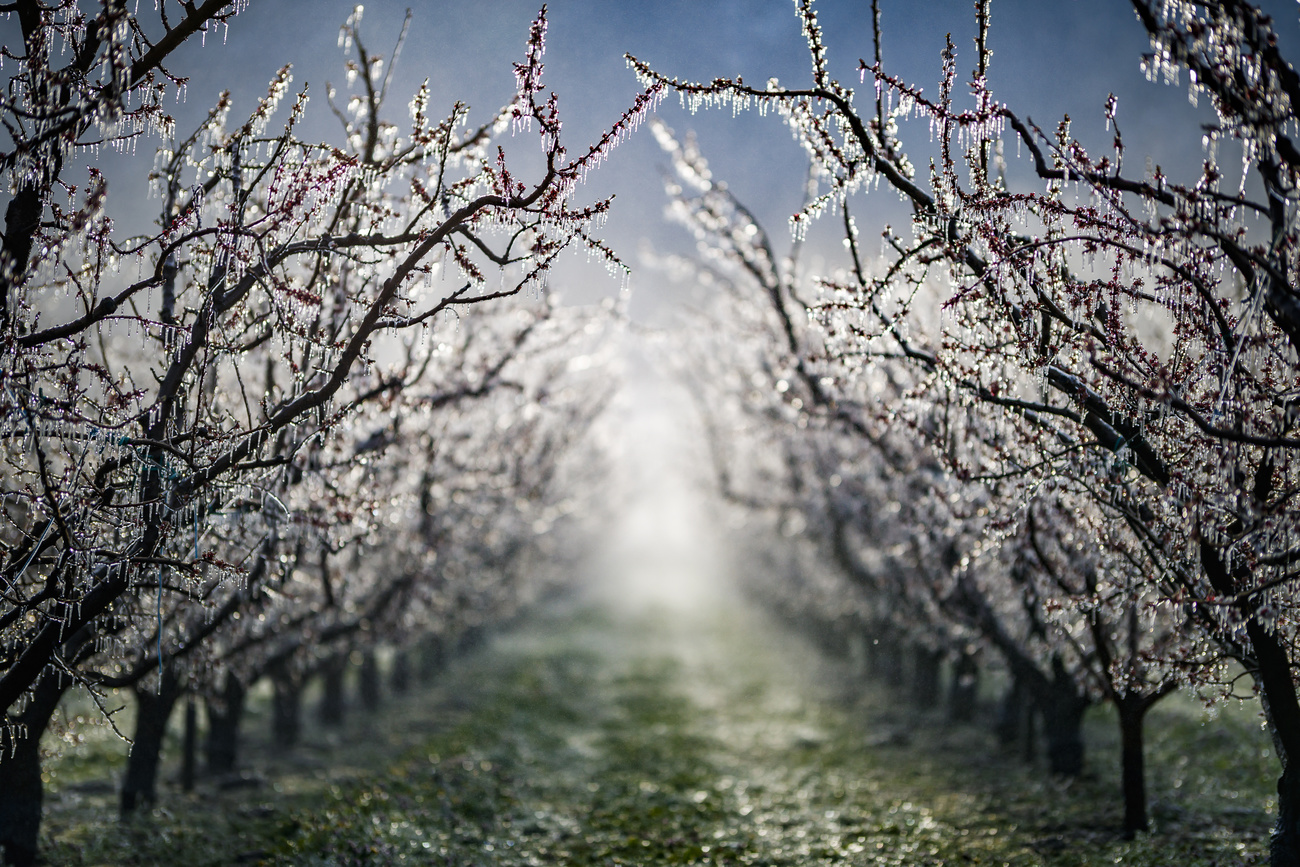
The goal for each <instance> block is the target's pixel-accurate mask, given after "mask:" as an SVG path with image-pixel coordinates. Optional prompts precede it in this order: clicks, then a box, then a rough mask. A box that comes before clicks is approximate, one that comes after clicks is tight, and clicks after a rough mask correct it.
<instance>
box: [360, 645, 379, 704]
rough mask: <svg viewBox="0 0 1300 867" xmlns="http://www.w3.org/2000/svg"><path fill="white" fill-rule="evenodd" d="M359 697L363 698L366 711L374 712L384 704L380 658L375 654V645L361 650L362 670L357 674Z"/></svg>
mask: <svg viewBox="0 0 1300 867" xmlns="http://www.w3.org/2000/svg"><path fill="white" fill-rule="evenodd" d="M357 698H359V699H360V700H361V707H362V709H363V710H365V711H366V713H374V712H375V711H377V710H379V706H380V705H381V704H383V695H382V694H381V691H380V677H379V658H378V657H377V656H376V655H375V649H374V648H373V647H367V648H366V649H365V650H363V651H362V652H361V670H360V671H359V672H358V676H357Z"/></svg>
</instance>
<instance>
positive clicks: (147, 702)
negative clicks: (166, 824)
mask: <svg viewBox="0 0 1300 867" xmlns="http://www.w3.org/2000/svg"><path fill="white" fill-rule="evenodd" d="M160 677H161V683H160V685H159V687H158V689H157V691H156V692H155V691H154V690H152V689H147V688H145V687H144V686H141V685H137V686H136V688H135V707H136V716H135V737H134V738H133V739H132V742H131V752H130V753H129V754H128V755H127V759H126V774H125V775H124V776H123V778H122V791H121V793H120V800H119V802H118V810H119V812H120V814H121V816H122V818H123V819H125V818H126V817H128V816H130V815H131V814H132V813H133V812H135V809H136V807H138V806H143V805H152V804H153V803H154V802H155V800H157V795H158V767H159V765H160V764H161V760H162V745H163V737H164V736H165V735H166V734H167V720H169V719H170V718H171V715H172V708H173V707H175V705H176V700H177V699H178V698H180V696H181V693H182V692H184V687H183V686H182V685H181V680H180V678H179V677H177V675H176V670H175V669H174V668H173V667H172V666H171V665H170V664H168V665H165V666H163V669H162V672H161V674H160Z"/></svg>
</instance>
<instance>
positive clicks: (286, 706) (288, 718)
mask: <svg viewBox="0 0 1300 867" xmlns="http://www.w3.org/2000/svg"><path fill="white" fill-rule="evenodd" d="M271 686H272V693H271V740H272V741H273V742H274V743H275V745H276V746H278V747H286V748H287V747H292V746H295V745H296V744H297V743H298V737H299V736H300V735H301V734H302V685H301V684H300V683H299V682H298V678H296V677H295V676H294V675H293V674H291V673H290V672H288V671H284V670H278V671H274V672H272V673H271Z"/></svg>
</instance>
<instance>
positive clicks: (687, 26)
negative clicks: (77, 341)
mask: <svg viewBox="0 0 1300 867" xmlns="http://www.w3.org/2000/svg"><path fill="white" fill-rule="evenodd" d="M147 3H148V0H143V2H142V3H141V5H142V6H145V5H146V4H147ZM353 5H354V4H353V3H351V2H346V0H252V2H251V3H250V4H249V8H248V9H247V11H245V12H244V13H242V14H241V15H239V16H238V17H237V18H236V19H235V20H234V21H233V22H232V23H231V25H230V28H229V33H228V35H227V36H226V37H225V38H224V40H223V39H222V36H223V34H221V33H218V34H217V38H215V39H214V38H212V37H209V38H208V40H207V44H206V45H205V46H202V47H200V46H199V45H197V44H193V45H187V46H185V47H184V48H182V50H181V52H180V54H179V56H178V58H177V60H176V62H174V63H172V64H171V68H172V69H173V70H174V71H176V72H178V73H180V74H185V75H189V76H190V78H191V83H190V86H189V89H188V94H187V96H186V101H185V103H184V104H183V105H181V106H178V107H177V116H178V119H181V120H182V127H181V128H182V129H184V128H185V126H186V120H185V119H186V117H187V116H188V118H190V119H191V122H192V119H193V118H197V117H199V116H201V115H202V114H203V113H204V112H205V111H206V110H207V108H208V107H209V106H210V105H211V103H212V101H213V100H214V98H215V96H216V94H217V93H218V92H219V91H220V90H222V89H224V88H229V89H231V90H232V91H234V92H235V93H236V95H237V98H238V99H239V102H237V105H236V110H235V112H236V114H238V113H239V112H240V111H241V110H245V109H246V108H247V107H248V106H250V105H251V102H252V100H253V99H254V98H255V97H256V95H258V94H259V93H261V92H263V91H264V89H265V85H266V82H267V80H268V79H269V78H270V77H271V75H272V74H273V73H274V71H275V70H276V69H277V68H278V67H279V66H281V65H282V64H284V63H292V64H293V65H294V70H295V80H296V82H298V83H302V82H309V83H310V84H311V85H312V92H313V93H314V94H315V96H316V98H315V100H314V103H313V105H312V108H311V110H310V115H309V116H310V117H311V118H313V119H314V121H313V122H314V123H316V124H318V126H316V127H315V129H317V130H318V131H319V132H318V134H319V135H321V136H333V135H335V132H336V124H335V122H334V121H333V119H332V118H331V117H330V115H329V112H328V110H327V108H326V106H325V103H324V98H323V97H324V93H325V87H324V85H325V83H326V81H333V82H335V83H341V80H342V78H343V75H342V71H341V70H342V60H343V57H342V53H341V51H340V49H339V48H338V47H337V36H338V29H339V25H340V24H342V22H343V21H344V19H346V17H347V15H348V14H349V12H350V11H351V9H352V7H353ZM407 5H408V4H407V3H406V2H392V0H380V2H371V3H367V4H366V9H365V14H364V18H363V28H362V29H363V33H364V34H365V38H366V40H367V43H368V46H369V48H370V49H371V51H372V52H377V53H382V54H384V55H385V56H387V55H388V54H389V53H390V51H391V46H392V43H393V40H394V39H395V38H396V35H397V33H398V30H399V28H400V25H401V21H402V18H403V15H404V12H405V9H406V7H407ZM881 6H882V10H883V12H882V17H883V27H884V31H885V39H886V47H885V64H886V66H887V68H888V69H889V70H890V71H891V72H893V73H895V74H898V75H900V76H902V77H903V78H905V79H908V80H911V81H913V82H916V83H919V84H921V85H922V86H924V87H925V89H926V91H927V92H929V93H933V92H935V90H936V84H937V80H938V73H939V51H940V49H941V48H942V46H943V40H944V34H945V33H948V32H951V33H952V36H953V40H954V43H955V44H956V46H957V49H958V52H959V56H958V69H959V71H960V72H961V73H962V75H964V76H965V75H967V74H968V73H969V70H970V69H971V68H972V66H973V56H974V46H973V43H972V41H971V40H972V36H973V33H974V23H973V22H974V12H973V3H972V0H881ZM1265 6H1266V7H1270V8H1272V9H1273V10H1274V11H1275V14H1276V15H1277V16H1278V17H1279V19H1280V27H1281V29H1282V30H1283V35H1284V42H1283V49H1284V53H1288V54H1289V55H1290V56H1292V57H1298V56H1300V38H1297V33H1296V31H1297V28H1296V17H1297V7H1296V4H1295V3H1294V2H1292V0H1272V2H1270V3H1266V4H1265ZM412 9H413V14H414V19H413V23H412V29H411V33H410V36H409V38H408V42H407V45H406V48H405V50H404V53H403V55H402V57H401V59H400V61H399V65H398V68H397V79H396V82H397V83H396V85H395V95H396V96H397V97H399V99H398V101H397V102H396V103H395V104H394V108H395V110H396V113H395V115H394V117H395V119H397V120H403V119H404V111H405V104H406V101H407V99H408V96H409V94H410V93H412V92H413V91H414V89H415V88H416V86H418V83H419V81H420V80H421V79H423V78H425V77H428V78H429V79H430V81H431V84H432V86H433V92H434V99H433V106H432V108H433V110H434V113H435V114H440V113H442V112H443V111H444V110H445V109H446V108H448V107H449V106H450V105H451V103H452V102H453V101H454V100H456V99H461V100H464V101H465V102H468V103H469V104H470V105H471V106H472V107H474V108H475V109H477V110H478V112H477V115H476V116H477V117H479V118H483V117H486V116H488V115H489V114H490V112H492V111H493V110H494V109H495V108H497V107H498V106H500V105H501V104H503V103H504V102H506V101H507V100H508V99H509V98H510V95H511V93H512V89H513V74H512V68H511V64H512V62H514V61H515V60H516V59H518V58H519V57H520V55H521V49H522V46H523V44H524V41H525V38H526V35H527V30H528V26H529V23H530V21H531V20H532V18H533V16H534V15H535V14H536V13H537V9H538V4H537V3H536V2H534V0H526V2H525V0H482V2H478V3H467V2H449V0H428V2H415V3H414V4H413V6H412ZM794 9H795V7H794V3H793V2H791V0H643V2H627V0H553V2H551V3H550V5H549V19H550V31H549V35H548V41H547V65H548V75H547V77H546V82H547V84H548V86H549V87H550V88H551V89H552V90H555V91H556V92H557V93H559V94H560V98H561V109H562V112H563V117H564V120H565V136H566V143H567V145H568V147H569V150H570V152H578V151H579V149H580V148H582V147H584V146H585V145H586V144H588V143H589V142H590V141H591V140H592V139H594V138H595V137H596V136H598V135H599V134H600V132H601V130H602V129H604V128H606V127H608V126H609V125H610V124H611V123H612V122H613V120H614V119H615V118H616V117H617V116H618V114H619V112H620V111H621V110H622V109H623V108H624V107H625V106H627V105H629V104H630V103H631V101H632V99H633V97H634V95H635V93H636V91H637V87H636V82H635V80H634V78H633V76H632V74H631V72H630V70H628V68H627V66H626V64H625V62H624V60H623V54H624V52H630V53H632V54H635V55H637V56H638V57H640V58H641V59H643V60H646V61H648V62H650V63H651V64H652V65H654V66H655V67H656V68H658V69H659V70H661V71H663V72H665V73H668V74H670V75H676V76H680V77H693V78H705V79H709V78H713V77H715V76H720V75H726V76H735V75H743V76H744V77H745V78H746V79H748V80H751V81H753V82H756V83H759V82H763V81H766V80H767V79H768V78H769V77H772V76H777V77H779V78H780V79H781V80H782V82H784V83H787V84H790V85H800V84H803V83H806V82H807V80H808V59H807V52H806V50H805V44H804V42H803V39H802V37H801V35H800V30H799V22H798V19H797V17H796V15H795V11H794ZM816 9H817V10H818V13H819V15H820V17H821V23H822V26H823V29H824V31H825V33H826V36H827V41H828V47H829V53H830V62H831V67H832V72H833V74H834V75H835V76H836V77H838V78H840V79H841V80H842V81H846V82H856V80H857V73H856V71H855V69H856V66H857V61H858V58H859V57H866V56H869V55H870V53H871V39H870V32H871V30H870V25H871V22H870V14H871V13H870V9H871V5H870V2H868V0H823V2H819V3H817V5H816ZM4 32H5V37H6V41H10V40H11V39H12V36H11V34H12V32H13V25H12V24H8V25H4ZM223 43H224V44H223ZM991 43H992V48H993V50H994V57H993V62H992V68H991V80H992V83H993V87H994V93H995V95H996V96H997V97H998V98H999V99H1001V100H1002V101H1004V102H1006V103H1008V104H1010V105H1011V106H1012V107H1013V108H1015V109H1016V110H1018V111H1019V112H1020V113H1021V114H1022V115H1025V114H1027V115H1029V116H1031V117H1032V118H1033V119H1034V120H1035V121H1037V122H1038V123H1039V124H1040V125H1041V126H1043V127H1044V128H1050V127H1051V126H1052V125H1054V124H1055V122H1056V121H1057V120H1059V118H1060V116H1061V114H1062V113H1065V112H1068V113H1069V114H1070V115H1071V116H1072V117H1073V118H1074V120H1075V124H1074V132H1075V134H1076V135H1079V136H1081V137H1083V138H1084V139H1085V141H1086V140H1088V139H1089V138H1091V140H1092V141H1093V142H1094V143H1095V144H1096V146H1097V147H1098V148H1101V147H1103V146H1104V145H1105V144H1106V143H1107V142H1108V141H1109V136H1108V135H1107V134H1105V133H1104V130H1103V118H1102V106H1103V104H1104V101H1105V98H1106V95H1107V94H1108V93H1110V92H1115V93H1116V94H1117V95H1119V97H1120V123H1121V128H1122V129H1123V130H1124V131H1125V134H1126V136H1127V137H1128V139H1129V154H1130V158H1131V159H1132V158H1136V159H1138V160H1140V159H1141V158H1142V156H1143V155H1144V154H1147V153H1151V154H1153V155H1154V157H1155V159H1156V161H1157V162H1161V161H1163V162H1164V163H1165V164H1166V165H1169V164H1172V163H1176V162H1178V161H1180V160H1187V159H1197V158H1198V151H1199V133H1198V132H1197V131H1196V129H1197V127H1196V124H1197V122H1198V117H1197V114H1196V112H1195V111H1193V110H1192V109H1191V108H1190V106H1189V105H1188V100H1187V95H1186V88H1185V87H1179V88H1171V87H1165V86H1163V85H1161V84H1151V83H1148V82H1147V81H1146V80H1145V79H1144V77H1143V76H1142V73H1141V72H1140V71H1139V66H1138V63H1139V57H1140V55H1141V54H1142V52H1143V51H1145V50H1148V47H1149V46H1148V43H1147V41H1146V39H1145V36H1144V35H1143V33H1142V31H1141V29H1140V27H1139V26H1138V24H1137V22H1136V20H1135V18H1134V15H1133V13H1132V11H1131V9H1130V7H1129V4H1128V2H1127V0H994V3H993V29H992V39H991ZM1293 46H1294V47H1293ZM661 116H662V117H663V118H664V119H665V120H666V121H667V122H668V123H669V125H671V126H672V127H674V128H675V129H676V130H677V131H678V132H679V133H680V132H684V131H685V130H686V129H688V128H691V129H695V130H696V131H697V132H698V134H699V136H700V139H701V142H702V145H703V147H704V150H705V153H706V155H707V156H708V157H709V158H710V160H711V162H712V163H713V168H714V173H715V175H716V176H719V177H722V178H725V179H727V181H728V182H729V183H730V184H731V186H732V188H733V189H735V190H736V191H737V193H738V194H739V195H740V197H741V198H742V199H743V200H745V201H746V202H747V203H749V204H750V205H751V207H752V208H753V209H754V210H755V211H756V212H757V213H758V214H759V216H760V218H761V219H763V220H764V221H765V222H766V223H767V224H768V228H769V230H770V231H771V233H772V234H773V235H774V236H775V237H779V238H781V239H782V240H784V239H785V237H786V232H785V231H784V224H785V221H786V219H787V218H788V217H789V215H790V214H791V213H792V212H793V211H794V210H795V209H796V208H797V206H798V204H799V187H800V180H801V175H802V171H803V167H804V163H803V159H802V156H801V154H800V152H799V151H798V149H797V148H796V147H795V146H794V144H793V142H792V140H791V138H790V135H789V133H788V132H787V131H786V130H785V129H784V128H783V127H782V126H781V124H780V122H779V121H778V120H777V119H776V118H775V117H771V116H769V117H765V118H764V117H759V116H758V115H757V113H750V114H748V115H743V116H741V117H739V118H736V119H733V118H732V117H731V113H730V112H729V111H726V112H712V113H701V114H699V115H695V116H691V115H689V114H688V113H686V112H685V111H683V110H682V109H681V108H680V107H679V106H678V104H677V101H676V99H670V100H669V101H667V102H666V103H665V104H664V106H663V108H662V110H661ZM912 141H913V142H914V144H915V145H916V146H917V147H918V148H923V147H924V146H925V145H926V144H927V143H928V133H927V132H926V130H925V129H924V128H921V129H917V130H915V134H914V135H912ZM521 146H523V147H528V148H532V147H534V146H535V145H534V143H533V142H532V141H531V140H529V141H528V142H527V143H526V144H525V143H523V142H521ZM507 150H509V148H507ZM663 164H664V160H663V158H662V156H661V154H660V152H659V150H658V148H657V147H656V146H655V143H654V140H653V137H652V136H651V135H650V134H649V131H648V130H644V131H643V132H642V133H641V134H640V135H638V136H636V137H635V138H634V139H633V140H632V141H630V142H627V143H625V144H624V145H623V146H621V147H620V148H619V149H618V150H617V151H616V152H615V153H614V155H613V158H612V159H611V160H610V162H609V163H607V164H606V165H605V167H604V168H602V169H601V170H600V172H598V173H597V174H596V175H594V176H593V178H592V180H591V183H590V184H589V187H588V189H587V190H586V191H585V192H582V193H580V195H582V196H583V197H584V198H594V197H597V196H601V195H607V194H608V193H610V192H616V193H617V194H618V199H617V202H616V205H615V212H614V215H613V216H612V218H611V220H610V222H609V225H608V227H607V229H606V231H605V237H606V238H607V239H608V240H609V241H610V242H611V243H612V244H613V245H614V246H615V248H616V249H617V250H618V251H619V252H620V254H621V255H622V256H623V257H624V259H625V260H626V261H628V262H629V264H632V265H633V266H634V267H635V266H636V265H637V262H638V250H639V249H641V248H642V246H643V245H645V244H650V245H653V246H654V247H655V248H656V249H669V250H672V249H676V250H681V249H684V248H688V247H687V244H688V242H687V240H686V238H685V234H684V233H683V232H682V231H681V230H680V229H677V228H675V227H672V226H667V225H665V224H664V223H663V221H662V219H661V215H662V212H663V206H664V197H663V194H662V192H661V190H662V184H661V181H660V178H661V170H662V167H663ZM1137 166H1138V167H1140V166H1141V163H1140V162H1139V163H1137ZM113 192H114V193H115V194H116V195H119V196H120V195H123V194H124V192H126V191H124V190H122V189H121V188H120V187H119V188H117V189H115V190H114V191H113ZM871 207H875V208H878V209H879V216H880V219H882V220H883V219H886V218H891V219H894V220H895V221H897V219H898V217H899V215H900V214H901V212H900V211H899V210H898V207H897V205H896V204H895V203H894V199H893V197H892V196H891V195H888V194H883V195H879V196H876V197H874V198H873V199H869V200H868V201H867V202H865V203H863V204H861V205H859V213H861V214H863V216H864V218H866V217H869V216H871V215H870V214H867V213H866V211H867V209H868V208H871ZM576 258H577V257H575V259H576ZM662 283H663V281H662V279H661V278H660V277H658V276H657V275H655V274H654V273H653V272H652V271H646V269H644V268H639V269H638V273H637V274H636V275H635V276H634V278H633V290H634V299H633V312H634V315H636V316H637V317H638V318H643V319H659V318H660V314H661V313H662V311H664V310H667V309H671V308H672V307H673V306H674V305H676V304H677V303H678V302H679V300H680V297H681V295H682V290H681V287H678V288H677V289H673V288H671V287H666V286H663V285H662ZM557 284H558V285H559V286H560V289H561V291H562V293H563V294H564V295H565V296H566V297H567V298H571V299H573V300H592V299H595V298H598V297H601V296H604V295H609V294H612V293H614V292H616V291H617V282H616V281H614V280H612V279H607V278H606V277H605V275H604V272H603V271H602V270H600V269H599V268H598V267H595V266H591V267H587V266H585V265H583V264H582V263H581V262H575V263H573V264H569V265H566V267H564V268H563V269H562V271H561V272H560V277H559V279H558V280H557Z"/></svg>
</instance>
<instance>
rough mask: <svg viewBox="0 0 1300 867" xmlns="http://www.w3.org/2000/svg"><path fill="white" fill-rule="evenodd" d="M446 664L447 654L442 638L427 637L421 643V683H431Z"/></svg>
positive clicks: (438, 636) (436, 636) (437, 636)
mask: <svg viewBox="0 0 1300 867" xmlns="http://www.w3.org/2000/svg"><path fill="white" fill-rule="evenodd" d="M445 664H446V652H445V650H444V648H443V643H442V636H440V635H427V636H425V638H424V640H423V641H421V642H420V669H419V674H420V682H421V683H429V682H431V681H432V680H433V679H434V678H435V677H437V675H438V672H440V671H442V669H443V666H444V665H445Z"/></svg>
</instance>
